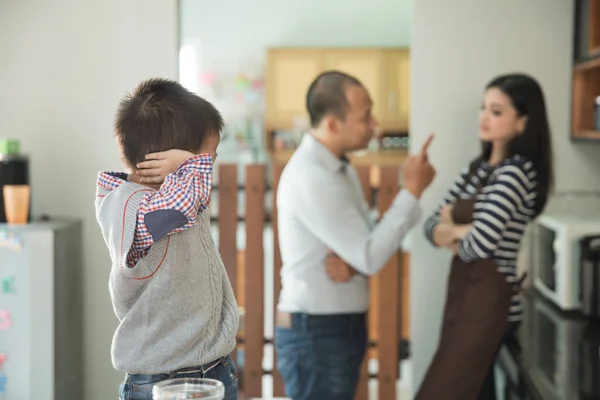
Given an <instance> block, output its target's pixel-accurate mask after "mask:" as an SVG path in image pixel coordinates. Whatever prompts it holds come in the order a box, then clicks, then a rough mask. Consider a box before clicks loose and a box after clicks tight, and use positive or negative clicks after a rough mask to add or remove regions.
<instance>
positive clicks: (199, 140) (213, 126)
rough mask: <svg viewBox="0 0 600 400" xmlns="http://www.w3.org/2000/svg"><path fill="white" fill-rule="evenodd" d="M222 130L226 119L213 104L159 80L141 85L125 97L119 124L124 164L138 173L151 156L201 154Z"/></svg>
mask: <svg viewBox="0 0 600 400" xmlns="http://www.w3.org/2000/svg"><path fill="white" fill-rule="evenodd" d="M222 129H223V118H222V117H221V114H220V113H219V111H218V110H217V109H216V108H215V107H214V106H213V105H212V104H211V103H209V102H208V101H206V100H204V99H203V98H201V97H200V96H197V95H195V94H194V93H192V92H190V91H188V90H187V89H185V88H184V87H183V86H182V85H181V84H179V83H178V82H175V81H171V80H168V79H159V78H154V79H149V80H146V81H143V82H141V83H140V84H138V85H137V86H136V87H135V89H133V91H131V92H130V93H129V94H128V95H127V96H125V98H124V99H123V100H122V101H121V103H120V104H119V109H118V111H117V117H116V121H115V133H116V135H117V138H118V141H119V144H120V145H121V150H122V153H123V157H124V158H125V160H124V161H125V163H127V164H128V165H129V166H130V167H133V168H134V169H135V165H136V164H137V163H138V162H140V161H143V160H144V158H145V156H146V154H148V153H153V152H158V151H166V150H170V149H180V150H187V151H190V152H197V151H200V150H201V149H202V146H203V145H204V143H205V141H206V138H207V137H209V136H210V135H213V134H216V135H218V134H220V133H221V130H222Z"/></svg>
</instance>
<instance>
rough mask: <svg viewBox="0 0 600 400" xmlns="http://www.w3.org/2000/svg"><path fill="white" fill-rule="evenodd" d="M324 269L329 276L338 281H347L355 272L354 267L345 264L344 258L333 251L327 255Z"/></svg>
mask: <svg viewBox="0 0 600 400" xmlns="http://www.w3.org/2000/svg"><path fill="white" fill-rule="evenodd" d="M325 269H326V270H327V275H329V278H331V280H332V281H334V282H338V283H343V282H348V281H349V280H350V278H352V277H353V276H354V275H356V274H357V272H356V270H355V269H354V268H352V267H351V266H349V265H348V264H346V263H345V262H344V260H342V259H341V258H340V257H338V256H337V255H336V254H334V253H330V254H329V255H327V260H326V262H325Z"/></svg>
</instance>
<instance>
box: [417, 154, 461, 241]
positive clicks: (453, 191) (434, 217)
mask: <svg viewBox="0 0 600 400" xmlns="http://www.w3.org/2000/svg"><path fill="white" fill-rule="evenodd" d="M468 173H469V166H466V167H465V168H463V169H462V170H461V171H460V175H459V176H458V177H457V178H456V180H455V181H454V183H453V184H452V186H451V187H450V189H449V190H448V193H447V194H446V196H445V197H444V200H443V202H442V204H440V205H439V206H438V207H437V208H436V209H435V211H434V212H433V214H431V216H430V217H429V218H427V220H426V221H425V224H424V226H423V228H424V230H425V237H426V238H427V239H428V240H429V241H430V242H431V244H433V245H434V246H435V243H434V242H433V230H434V229H435V227H436V226H437V224H438V223H439V222H440V212H441V210H442V207H443V206H445V205H446V204H454V203H455V202H456V199H458V197H459V196H460V192H461V191H462V188H463V187H464V186H465V179H467V174H468Z"/></svg>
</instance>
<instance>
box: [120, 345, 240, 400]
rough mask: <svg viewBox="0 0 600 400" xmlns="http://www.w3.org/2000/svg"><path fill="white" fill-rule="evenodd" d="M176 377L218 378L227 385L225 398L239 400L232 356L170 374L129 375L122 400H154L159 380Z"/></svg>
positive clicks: (122, 391) (123, 387)
mask: <svg viewBox="0 0 600 400" xmlns="http://www.w3.org/2000/svg"><path fill="white" fill-rule="evenodd" d="M175 378H208V379H216V380H218V381H221V382H223V385H225V400H237V398H238V379H237V377H236V369H235V365H234V363H233V360H232V359H231V357H229V356H227V357H223V358H221V359H220V360H217V361H215V362H213V363H209V364H207V365H203V366H200V367H192V368H185V369H182V370H179V371H176V372H172V373H169V374H158V375H138V374H136V375H129V374H127V376H126V377H125V382H123V384H121V387H120V389H119V399H120V400H152V388H153V387H154V385H155V384H156V383H158V382H161V381H165V380H167V379H175Z"/></svg>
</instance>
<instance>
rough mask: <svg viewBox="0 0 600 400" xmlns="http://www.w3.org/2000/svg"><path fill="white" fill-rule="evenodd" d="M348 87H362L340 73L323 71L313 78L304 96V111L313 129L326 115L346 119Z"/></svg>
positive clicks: (357, 82)
mask: <svg viewBox="0 0 600 400" xmlns="http://www.w3.org/2000/svg"><path fill="white" fill-rule="evenodd" d="M348 86H362V83H360V81H359V80H358V79H356V78H355V77H353V76H350V75H348V74H345V73H343V72H340V71H325V72H323V73H321V74H319V76H317V77H316V78H315V80H314V81H313V82H312V83H311V84H310V87H309V88H308V93H307V94H306V109H307V110H308V115H309V116H310V125H311V126H312V127H313V128H316V127H317V126H319V124H320V123H321V121H322V120H323V117H325V116H326V115H327V114H333V115H335V116H336V117H338V118H339V119H341V120H344V119H345V118H346V112H347V111H348V99H347V98H346V88H347V87H348Z"/></svg>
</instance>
